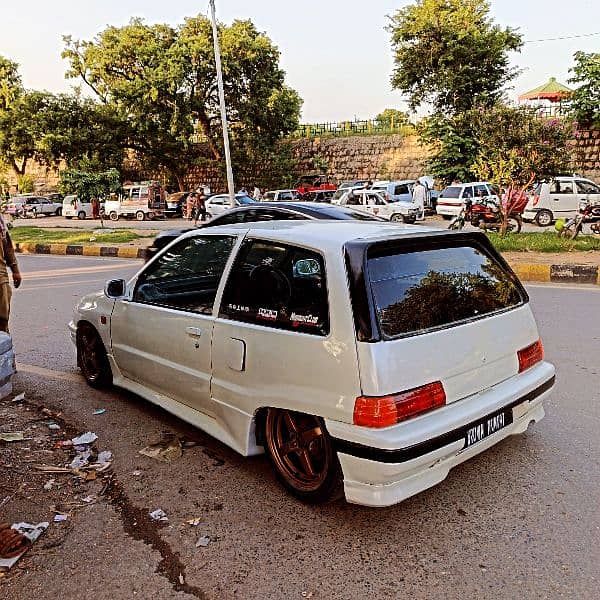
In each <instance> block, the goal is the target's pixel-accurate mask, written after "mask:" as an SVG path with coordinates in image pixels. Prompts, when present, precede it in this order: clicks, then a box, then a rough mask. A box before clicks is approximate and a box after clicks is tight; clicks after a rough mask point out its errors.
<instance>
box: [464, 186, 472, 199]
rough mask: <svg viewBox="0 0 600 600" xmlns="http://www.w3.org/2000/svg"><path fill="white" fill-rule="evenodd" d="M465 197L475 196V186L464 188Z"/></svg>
mask: <svg viewBox="0 0 600 600" xmlns="http://www.w3.org/2000/svg"><path fill="white" fill-rule="evenodd" d="M462 197H463V198H472V197H473V186H468V187H466V188H465V189H464V190H463V195H462Z"/></svg>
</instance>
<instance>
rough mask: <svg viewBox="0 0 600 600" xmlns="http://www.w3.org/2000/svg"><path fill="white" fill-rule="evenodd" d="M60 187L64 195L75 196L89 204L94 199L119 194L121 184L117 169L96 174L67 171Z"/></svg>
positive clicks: (64, 172)
mask: <svg viewBox="0 0 600 600" xmlns="http://www.w3.org/2000/svg"><path fill="white" fill-rule="evenodd" d="M60 187H61V190H62V192H63V193H64V194H74V195H75V196H77V197H78V198H79V199H80V200H82V201H84V202H89V201H90V200H91V199H92V198H103V197H105V196H108V195H109V194H111V193H117V192H118V191H119V189H120V187H121V182H120V179H119V172H118V171H117V170H116V169H109V170H108V171H102V172H96V173H92V172H89V171H80V170H77V169H65V170H64V171H61V174H60Z"/></svg>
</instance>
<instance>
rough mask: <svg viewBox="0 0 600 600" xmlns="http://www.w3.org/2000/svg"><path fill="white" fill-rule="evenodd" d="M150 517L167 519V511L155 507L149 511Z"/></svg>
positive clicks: (160, 519)
mask: <svg viewBox="0 0 600 600" xmlns="http://www.w3.org/2000/svg"><path fill="white" fill-rule="evenodd" d="M150 518H151V519H153V520H154V521H168V520H169V517H167V513H166V512H165V511H164V510H163V509H162V508H157V509H156V510H153V511H152V512H151V513H150Z"/></svg>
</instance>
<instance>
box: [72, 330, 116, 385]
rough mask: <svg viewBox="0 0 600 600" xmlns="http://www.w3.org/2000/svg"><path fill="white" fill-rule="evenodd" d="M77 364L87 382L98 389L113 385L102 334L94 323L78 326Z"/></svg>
mask: <svg viewBox="0 0 600 600" xmlns="http://www.w3.org/2000/svg"><path fill="white" fill-rule="evenodd" d="M76 344H77V365H78V366H79V368H80V369H81V373H82V374H83V376H84V378H85V380H86V382H87V384H88V385H89V386H91V387H93V388H96V389H102V388H107V387H110V386H111V385H112V371H111V368H110V363H109V362H108V355H107V354H106V348H105V347H104V342H103V341H102V338H101V337H100V334H99V333H98V332H97V331H96V330H95V329H94V327H93V326H92V325H89V324H86V323H83V324H81V325H79V327H77V336H76Z"/></svg>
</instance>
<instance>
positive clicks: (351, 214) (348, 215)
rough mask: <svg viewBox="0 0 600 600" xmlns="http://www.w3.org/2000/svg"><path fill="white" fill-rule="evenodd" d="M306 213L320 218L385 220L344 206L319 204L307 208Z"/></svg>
mask: <svg viewBox="0 0 600 600" xmlns="http://www.w3.org/2000/svg"><path fill="white" fill-rule="evenodd" d="M305 212H306V214H308V215H313V216H315V217H317V218H320V219H341V220H344V221H345V220H351V221H385V220H386V219H383V218H381V217H375V216H373V215H370V214H369V213H367V212H361V211H358V210H354V209H352V208H346V207H345V206H322V207H321V206H320V207H319V208H315V209H307V210H306V211H305Z"/></svg>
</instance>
